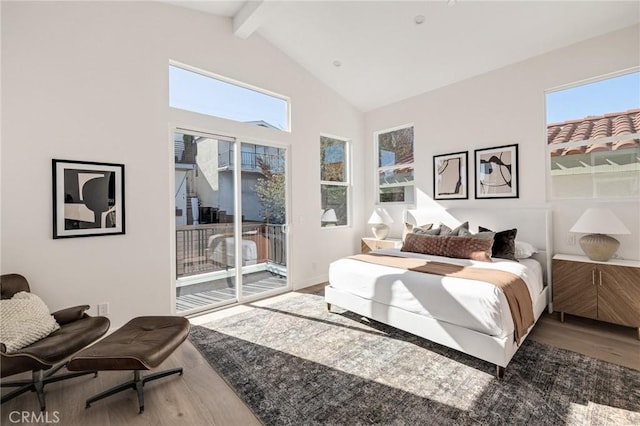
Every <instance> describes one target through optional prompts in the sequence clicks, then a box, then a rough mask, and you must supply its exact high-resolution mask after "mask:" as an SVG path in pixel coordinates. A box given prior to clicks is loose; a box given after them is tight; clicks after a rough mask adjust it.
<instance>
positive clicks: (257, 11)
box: [168, 0, 640, 111]
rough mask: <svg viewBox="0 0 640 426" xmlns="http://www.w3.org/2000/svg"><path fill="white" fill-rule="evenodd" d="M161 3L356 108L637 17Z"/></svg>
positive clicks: (506, 7) (639, 16) (566, 5)
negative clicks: (222, 28) (269, 50)
mask: <svg viewBox="0 0 640 426" xmlns="http://www.w3.org/2000/svg"><path fill="white" fill-rule="evenodd" d="M168 3H172V4H175V5H178V6H182V7H188V8H193V9H197V10H201V11H205V12H207V13H213V14H217V15H222V16H227V17H229V18H230V19H232V20H233V29H234V32H235V34H236V35H237V36H238V37H243V38H246V37H254V36H255V34H258V35H260V36H261V37H263V38H265V39H266V40H268V41H269V42H271V43H272V44H273V45H275V46H276V47H277V48H279V49H280V50H282V51H283V52H285V53H286V54H287V55H288V56H290V57H291V58H292V59H293V60H294V61H296V62H297V63H299V64H300V65H301V66H303V67H304V68H306V69H307V70H308V71H309V72H310V73H311V74H313V75H314V76H316V77H317V78H318V79H320V80H322V81H323V82H324V83H325V84H327V85H328V86H329V87H332V88H333V89H334V90H336V91H337V92H338V93H340V94H341V95H342V96H343V97H344V98H346V99H347V100H348V101H350V102H351V103H352V104H353V105H354V106H356V107H357V108H359V109H360V110H362V111H368V110H372V109H375V108H378V107H381V106H384V105H387V104H390V103H393V102H397V101H400V100H402V99H406V98H409V97H412V96H415V95H418V94H420V93H424V92H427V91H430V90H434V89H437V88H439V87H443V86H446V85H449V84H452V83H455V82H457V81H461V80H464V79H467V78H470V77H473V76H476V75H479V74H482V73H485V72H488V71H491V70H495V69H498V68H501V67H504V66H506V65H509V64H513V63H516V62H519V61H522V60H525V59H527V58H530V57H533V56H536V55H539V54H542V53H545V52H549V51H551V50H555V49H558V48H561V47H564V46H568V45H570V44H573V43H576V42H579V41H582V40H586V39H588V38H592V37H595V36H598V35H602V34H605V33H608V32H611V31H615V30H617V29H621V28H625V27H628V26H631V25H634V24H637V23H638V22H640V2H639V1H587V2H583V1H472V0H457V1H456V0H448V1H447V0H441V1H417V2H410V1H168ZM639 37H640V34H639ZM614 48H615V47H614Z"/></svg>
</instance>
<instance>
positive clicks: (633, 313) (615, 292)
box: [553, 254, 640, 339]
mask: <svg viewBox="0 0 640 426" xmlns="http://www.w3.org/2000/svg"><path fill="white" fill-rule="evenodd" d="M553 309H554V310H556V311H560V321H564V314H565V312H566V313H568V314H573V315H578V316H581V317H586V318H592V319H597V320H601V321H606V322H611V323H614V324H620V325H626V326H629V327H635V328H637V329H638V339H640V261H637V260H616V259H612V260H610V261H608V262H597V261H594V260H590V259H589V258H588V257H585V256H575V255H568V254H556V255H555V256H553Z"/></svg>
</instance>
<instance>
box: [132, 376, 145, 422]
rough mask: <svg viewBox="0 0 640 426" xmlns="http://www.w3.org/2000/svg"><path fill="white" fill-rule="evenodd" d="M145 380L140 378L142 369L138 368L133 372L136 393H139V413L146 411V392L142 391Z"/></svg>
mask: <svg viewBox="0 0 640 426" xmlns="http://www.w3.org/2000/svg"><path fill="white" fill-rule="evenodd" d="M144 382H145V381H144V380H140V370H136V371H134V372H133V383H134V385H135V387H136V388H135V389H136V393H137V394H138V407H139V408H140V410H139V411H138V414H142V413H144V392H142V388H143V387H144Z"/></svg>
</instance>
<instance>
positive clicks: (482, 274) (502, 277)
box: [349, 253, 535, 344]
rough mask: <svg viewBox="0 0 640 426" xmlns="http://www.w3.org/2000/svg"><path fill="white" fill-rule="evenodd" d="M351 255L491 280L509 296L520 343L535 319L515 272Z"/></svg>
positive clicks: (527, 292) (406, 266) (394, 264)
mask: <svg viewBox="0 0 640 426" xmlns="http://www.w3.org/2000/svg"><path fill="white" fill-rule="evenodd" d="M349 258H350V259H355V260H359V261H362V262H368V263H375V264H377V265H384V266H391V267H394V268H399V269H406V270H409V271H416V272H423V273H426V274H432V275H441V276H447V277H455V278H465V279H469V280H476V281H483V282H488V283H490V284H493V285H495V286H496V287H498V288H499V289H500V290H502V292H503V293H504V295H505V297H506V298H507V302H508V303H509V309H510V310H511V316H512V318H513V323H514V325H515V333H514V338H515V341H516V343H518V344H520V340H521V339H522V337H523V336H524V335H525V334H526V333H527V330H529V327H531V326H532V325H533V323H534V322H535V317H534V315H533V304H532V303H531V295H530V294H529V289H528V288H527V285H526V284H525V282H524V281H523V280H522V278H520V277H518V276H517V275H515V274H512V273H511V272H506V271H498V270H495V269H485V268H477V267H473V266H460V265H452V264H450V263H442V262H432V261H427V260H423V259H416V258H410V257H396V256H389V255H383V254H374V253H371V254H357V255H355V256H350V257H349Z"/></svg>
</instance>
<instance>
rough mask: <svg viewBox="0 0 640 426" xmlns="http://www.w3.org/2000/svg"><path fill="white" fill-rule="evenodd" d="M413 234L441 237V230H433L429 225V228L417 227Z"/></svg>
mask: <svg viewBox="0 0 640 426" xmlns="http://www.w3.org/2000/svg"><path fill="white" fill-rule="evenodd" d="M413 233H414V234H420V235H439V234H440V228H433V225H432V224H429V227H428V228H427V227H426V226H416V227H414V228H413Z"/></svg>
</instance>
